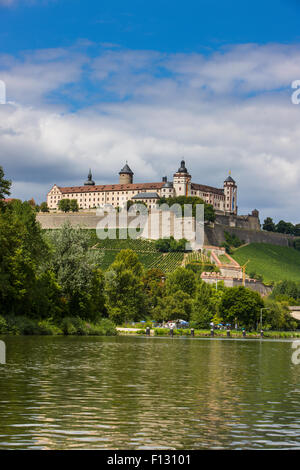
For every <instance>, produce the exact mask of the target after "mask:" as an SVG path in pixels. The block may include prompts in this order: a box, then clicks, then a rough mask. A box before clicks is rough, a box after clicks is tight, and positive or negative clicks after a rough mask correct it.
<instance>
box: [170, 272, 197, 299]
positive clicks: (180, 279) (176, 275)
mask: <svg viewBox="0 0 300 470" xmlns="http://www.w3.org/2000/svg"><path fill="white" fill-rule="evenodd" d="M195 290H196V276H195V274H194V273H193V271H191V270H188V269H185V268H177V269H176V271H174V272H173V273H171V274H170V275H169V276H168V278H167V281H166V292H167V294H168V295H172V294H174V293H176V292H178V291H183V292H185V293H186V294H188V295H189V296H193V295H194V293H195Z"/></svg>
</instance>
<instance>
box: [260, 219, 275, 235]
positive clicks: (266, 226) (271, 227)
mask: <svg viewBox="0 0 300 470" xmlns="http://www.w3.org/2000/svg"><path fill="white" fill-rule="evenodd" d="M263 230H266V231H267V232H275V230H276V226H275V224H274V222H273V219H272V218H271V217H267V218H266V219H265V220H264V223H263Z"/></svg>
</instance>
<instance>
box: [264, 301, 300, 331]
mask: <svg viewBox="0 0 300 470" xmlns="http://www.w3.org/2000/svg"><path fill="white" fill-rule="evenodd" d="M288 305H289V304H288V302H276V301H275V300H273V299H266V301H265V306H266V308H267V309H268V310H264V311H263V317H262V320H263V328H270V329H273V330H295V329H296V328H297V321H296V320H294V319H293V317H292V316H291V313H290V311H289V308H288Z"/></svg>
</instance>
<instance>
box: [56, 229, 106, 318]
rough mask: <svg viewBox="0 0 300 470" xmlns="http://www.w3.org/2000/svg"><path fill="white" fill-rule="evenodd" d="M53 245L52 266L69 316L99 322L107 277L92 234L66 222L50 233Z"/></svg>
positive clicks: (102, 311) (102, 310)
mask: <svg viewBox="0 0 300 470" xmlns="http://www.w3.org/2000/svg"><path fill="white" fill-rule="evenodd" d="M47 238H48V240H49V242H50V246H51V250H52V253H51V259H50V261H49V265H48V267H49V269H50V270H51V271H52V272H53V273H54V275H55V278H56V279H57V282H58V284H59V286H60V288H61V296H62V297H63V298H65V300H66V302H67V311H66V313H67V314H68V315H74V314H76V315H78V316H79V317H81V318H84V319H89V320H91V321H96V320H97V319H98V318H100V317H102V316H103V313H104V312H105V308H104V277H103V274H102V272H101V271H100V270H99V269H98V265H99V264H100V262H101V254H100V253H99V251H97V250H90V249H89V234H88V233H86V232H85V231H84V230H82V229H80V228H77V229H74V228H72V227H71V226H70V224H69V223H66V224H65V225H64V226H63V227H62V229H61V230H59V231H54V232H52V233H48V234H47Z"/></svg>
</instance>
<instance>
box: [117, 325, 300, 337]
mask: <svg viewBox="0 0 300 470" xmlns="http://www.w3.org/2000/svg"><path fill="white" fill-rule="evenodd" d="M117 331H118V334H119V335H121V336H123V335H124V336H126V335H141V336H146V330H145V329H138V328H120V327H117ZM150 336H170V330H169V328H151V329H150ZM173 336H187V337H192V334H191V330H190V329H186V328H184V329H183V328H182V329H180V328H178V329H177V328H175V329H174V330H173ZM211 336H212V334H211V330H194V337H198V338H208V337H211ZM214 337H215V338H227V337H228V335H227V331H226V330H214ZM230 337H231V338H244V337H246V338H253V339H257V338H261V334H260V331H251V332H250V331H246V336H243V332H242V331H236V330H230ZM263 337H264V338H271V339H272V338H273V339H280V338H300V331H299V330H297V331H264V332H263Z"/></svg>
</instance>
